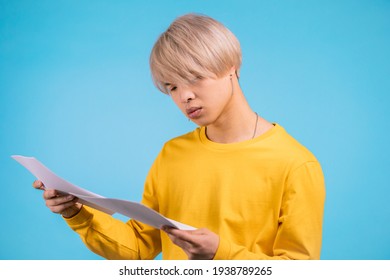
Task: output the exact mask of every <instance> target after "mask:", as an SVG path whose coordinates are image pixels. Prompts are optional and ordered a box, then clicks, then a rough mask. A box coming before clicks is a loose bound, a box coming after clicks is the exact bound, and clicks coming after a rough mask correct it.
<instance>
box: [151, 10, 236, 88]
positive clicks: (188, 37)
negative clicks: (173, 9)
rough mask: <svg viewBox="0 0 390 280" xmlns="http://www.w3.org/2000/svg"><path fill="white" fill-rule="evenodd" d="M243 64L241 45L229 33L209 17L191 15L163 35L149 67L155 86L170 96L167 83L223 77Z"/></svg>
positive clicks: (178, 19) (156, 44)
mask: <svg viewBox="0 0 390 280" xmlns="http://www.w3.org/2000/svg"><path fill="white" fill-rule="evenodd" d="M241 60H242V56H241V48H240V43H239V41H238V40H237V38H236V37H235V36H234V34H233V33H232V32H231V31H230V30H229V29H227V28H226V27H225V26H224V25H223V24H221V23H220V22H218V21H216V20H214V19H212V18H210V17H208V16H204V15H198V14H187V15H184V16H181V17H179V18H177V19H176V20H175V21H174V22H172V24H171V25H170V26H169V27H168V29H167V30H166V31H165V32H164V33H162V34H161V35H160V37H159V38H158V40H157V41H156V43H155V44H154V46H153V49H152V52H151V54H150V61H149V63H150V69H151V73H152V78H153V82H154V84H155V85H156V87H157V88H158V89H159V90H160V91H162V92H164V93H168V90H167V86H166V83H171V84H178V83H184V84H188V83H190V82H191V81H193V80H195V79H197V78H206V77H209V78H210V77H213V76H217V77H222V76H223V75H224V74H226V73H227V72H228V71H229V70H230V69H231V68H232V67H233V66H234V67H235V69H236V70H237V71H238V70H239V68H240V66H241Z"/></svg>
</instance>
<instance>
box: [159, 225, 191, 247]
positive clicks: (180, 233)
mask: <svg viewBox="0 0 390 280" xmlns="http://www.w3.org/2000/svg"><path fill="white" fill-rule="evenodd" d="M164 231H165V232H166V233H168V234H169V235H171V236H174V237H175V238H177V239H180V240H183V241H185V242H188V243H190V244H195V243H196V242H195V240H194V235H196V233H195V234H194V232H195V231H193V230H180V229H176V228H168V229H166V230H165V229H164Z"/></svg>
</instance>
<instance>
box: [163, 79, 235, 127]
mask: <svg viewBox="0 0 390 280" xmlns="http://www.w3.org/2000/svg"><path fill="white" fill-rule="evenodd" d="M166 86H167V88H168V90H169V92H170V95H171V97H172V99H173V101H174V102H175V104H176V105H177V106H178V107H179V109H180V110H181V111H182V112H183V114H184V115H185V116H186V117H187V118H189V119H190V120H192V121H193V122H194V123H196V124H197V125H199V126H208V125H211V124H214V123H215V122H216V121H217V120H218V118H219V117H220V116H221V115H222V114H223V113H224V112H226V111H227V110H228V109H229V105H230V103H231V102H230V101H231V99H232V93H233V87H232V82H231V80H230V76H229V75H226V76H224V77H221V78H217V77H213V78H199V79H196V80H194V81H192V82H191V83H189V84H188V85H180V84H169V83H167V84H166Z"/></svg>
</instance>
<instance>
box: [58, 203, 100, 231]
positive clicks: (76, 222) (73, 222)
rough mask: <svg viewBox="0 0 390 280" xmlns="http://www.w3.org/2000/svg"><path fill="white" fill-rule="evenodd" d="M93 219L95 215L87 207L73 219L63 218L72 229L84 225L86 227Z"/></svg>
mask: <svg viewBox="0 0 390 280" xmlns="http://www.w3.org/2000/svg"><path fill="white" fill-rule="evenodd" d="M92 217H93V214H92V213H91V212H89V211H88V209H87V207H85V206H84V205H83V207H82V208H81V209H80V211H79V212H78V213H77V214H76V215H74V216H73V217H71V218H65V217H62V218H63V219H64V220H65V221H66V223H67V224H68V225H69V226H70V227H71V228H72V229H76V228H78V227H80V226H82V225H84V224H85V223H86V222H88V221H89V220H91V219H92Z"/></svg>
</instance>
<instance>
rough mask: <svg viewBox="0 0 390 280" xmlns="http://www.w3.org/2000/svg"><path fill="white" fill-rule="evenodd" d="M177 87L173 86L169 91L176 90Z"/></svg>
mask: <svg viewBox="0 0 390 280" xmlns="http://www.w3.org/2000/svg"><path fill="white" fill-rule="evenodd" d="M176 89H177V87H171V89H170V90H169V91H175V90H176Z"/></svg>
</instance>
